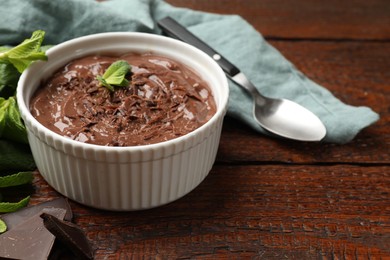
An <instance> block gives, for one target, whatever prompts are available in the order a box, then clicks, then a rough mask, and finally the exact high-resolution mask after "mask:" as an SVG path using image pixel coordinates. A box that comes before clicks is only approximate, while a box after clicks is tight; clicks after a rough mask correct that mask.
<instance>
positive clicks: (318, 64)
mask: <svg viewBox="0 0 390 260" xmlns="http://www.w3.org/2000/svg"><path fill="white" fill-rule="evenodd" d="M168 2H170V3H172V4H174V5H177V6H182V7H189V8H193V9H197V10H202V11H208V12H216V13H223V14H239V15H241V16H242V17H244V18H245V19H246V20H247V21H248V22H249V23H251V24H252V25H253V26H254V27H255V28H256V29H257V30H258V31H259V32H261V33H262V34H263V35H264V36H265V37H266V39H267V40H268V41H269V43H270V44H272V45H273V46H275V47H276V48H277V49H279V50H280V51H281V52H282V53H283V54H284V55H285V56H286V57H287V58H288V59H289V60H291V61H292V62H293V63H294V64H295V65H296V66H297V68H298V69H300V70H301V71H303V72H304V73H305V74H306V75H307V76H308V77H309V78H311V79H313V80H314V81H316V82H317V83H319V84H321V85H323V86H325V87H326V88H328V89H329V90H330V91H332V92H333V93H334V95H335V96H336V97H338V98H339V99H341V100H342V101H344V102H346V103H348V104H351V105H356V106H359V105H365V106H369V107H371V108H372V109H373V110H375V111H376V112H378V113H379V114H380V115H381V119H380V121H379V122H377V123H376V124H375V125H373V126H371V127H368V128H366V129H365V130H364V131H362V132H361V133H360V134H359V135H358V136H357V137H356V138H355V139H354V140H353V141H352V142H351V143H348V144H345V145H335V144H323V143H321V144H319V143H303V142H294V141H284V140H283V141H281V140H277V139H272V138H270V137H267V136H263V135H260V134H258V133H256V132H254V131H253V130H251V129H250V128H248V127H246V126H244V125H242V124H240V123H239V122H238V121H235V120H233V119H231V118H226V121H225V123H224V128H223V133H222V139H221V144H220V148H219V152H218V158H217V161H216V163H215V165H214V167H213V169H212V170H211V172H210V174H209V176H208V177H207V178H206V179H205V181H204V182H203V183H202V184H201V185H200V186H199V187H197V188H196V189H195V190H194V191H193V192H191V193H190V194H188V195H187V196H185V197H184V198H182V199H180V200H178V201H176V202H173V203H171V204H169V205H166V206H163V207H160V208H156V209H152V210H146V211H139V212H127V213H115V212H106V211H101V210H95V209H91V208H88V207H85V206H81V205H79V204H77V203H74V202H72V203H71V206H72V208H73V210H74V214H75V218H74V222H75V223H77V224H78V225H79V226H80V227H81V228H83V229H84V230H85V232H86V233H87V236H88V238H89V239H90V240H91V241H92V242H93V244H94V247H95V248H96V258H97V259H119V258H121V259H130V258H131V259H141V258H142V259H149V258H150V259H187V258H189V259H195V258H196V259H237V258H239V259H318V258H319V259H390V153H389V151H390V149H389V148H390V123H389V122H390V107H389V104H390V4H389V2H388V0H370V1H367V0H354V1H339V0H328V1H322V0H300V1H287V0H284V1H283V0H245V1H242V0H169V1H168ZM34 189H35V190H34V192H33V196H32V200H31V203H32V204H36V203H39V202H42V201H46V200H48V199H50V198H54V197H58V196H59V194H57V193H56V192H55V191H54V190H53V189H51V188H50V187H49V186H48V184H47V183H46V182H45V181H44V180H42V177H40V175H39V174H38V173H37V174H36V178H35V180H34Z"/></svg>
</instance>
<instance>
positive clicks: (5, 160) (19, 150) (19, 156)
mask: <svg viewBox="0 0 390 260" xmlns="http://www.w3.org/2000/svg"><path fill="white" fill-rule="evenodd" d="M0 151H6V152H0V176H1V175H4V174H5V173H7V172H16V171H32V170H34V169H35V168H36V165H35V162H34V158H33V156H32V154H31V150H30V147H29V146H28V144H22V143H15V142H11V141H7V140H0Z"/></svg>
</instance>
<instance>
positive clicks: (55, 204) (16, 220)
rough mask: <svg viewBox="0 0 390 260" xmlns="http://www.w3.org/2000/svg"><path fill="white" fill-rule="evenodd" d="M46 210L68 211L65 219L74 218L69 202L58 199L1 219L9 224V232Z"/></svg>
mask: <svg viewBox="0 0 390 260" xmlns="http://www.w3.org/2000/svg"><path fill="white" fill-rule="evenodd" d="M44 208H61V209H64V210H66V214H65V217H64V219H65V220H67V221H71V220H72V218H73V214H72V209H71V208H70V205H69V203H68V200H67V199H65V198H63V197H61V198H58V199H54V200H50V201H46V202H43V203H41V204H38V205H34V206H29V207H26V208H22V209H20V210H18V211H16V212H12V213H8V214H4V215H1V217H0V218H1V219H2V220H3V221H4V222H5V223H6V224H7V230H8V231H9V230H12V229H13V228H14V227H16V226H17V225H19V224H21V223H22V222H24V221H26V220H27V219H29V218H31V217H33V216H34V215H36V214H38V213H40V212H41V211H42V210H43V209H44Z"/></svg>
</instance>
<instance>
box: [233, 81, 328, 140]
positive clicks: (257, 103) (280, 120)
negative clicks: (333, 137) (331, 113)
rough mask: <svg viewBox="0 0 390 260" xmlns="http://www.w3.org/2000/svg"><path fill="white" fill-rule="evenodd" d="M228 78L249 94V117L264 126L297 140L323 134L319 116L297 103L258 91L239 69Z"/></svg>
mask: <svg viewBox="0 0 390 260" xmlns="http://www.w3.org/2000/svg"><path fill="white" fill-rule="evenodd" d="M231 80H232V81H233V82H234V83H236V84H237V85H238V86H240V87H242V88H244V89H245V90H246V91H247V92H248V93H249V94H250V95H251V96H252V98H253V117H254V119H255V120H256V121H257V122H258V124H259V125H260V126H261V127H263V128H264V129H265V130H267V131H269V132H271V133H273V134H276V135H278V136H281V137H285V138H289V139H294V140H299V141H320V140H322V139H323V138H324V136H325V135H326V128H325V126H324V124H323V123H322V122H321V120H320V119H319V118H318V117H317V116H316V115H315V114H313V113H312V112H311V111H310V110H308V109H306V108H304V107H303V106H301V105H299V104H298V103H295V102H293V101H291V100H288V99H275V98H268V97H265V96H263V95H261V94H260V93H259V91H257V89H256V88H255V86H254V85H253V84H252V83H251V82H250V81H249V80H248V79H247V78H246V77H245V75H244V74H242V73H238V74H237V75H235V76H234V77H231Z"/></svg>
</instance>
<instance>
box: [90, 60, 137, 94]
mask: <svg viewBox="0 0 390 260" xmlns="http://www.w3.org/2000/svg"><path fill="white" fill-rule="evenodd" d="M130 69H131V67H130V65H129V63H127V61H124V60H118V61H116V62H114V63H112V64H111V65H110V67H108V68H107V70H106V71H105V72H104V74H103V76H100V75H99V76H97V77H96V79H97V80H99V82H100V84H101V85H103V86H105V87H106V88H107V89H108V90H110V91H114V90H115V88H114V87H115V86H117V87H126V86H128V85H129V81H128V80H127V79H126V75H127V74H128V73H129V72H130Z"/></svg>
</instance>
